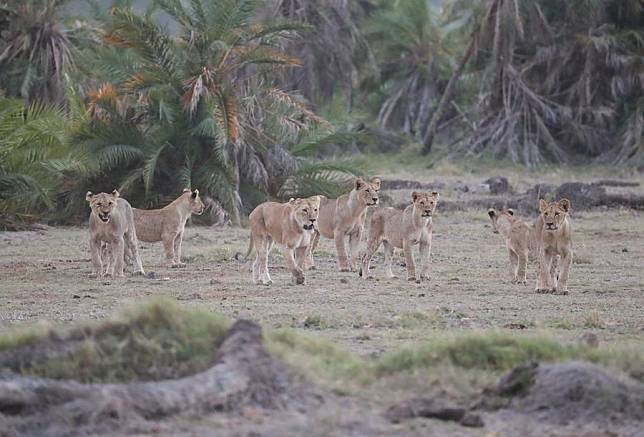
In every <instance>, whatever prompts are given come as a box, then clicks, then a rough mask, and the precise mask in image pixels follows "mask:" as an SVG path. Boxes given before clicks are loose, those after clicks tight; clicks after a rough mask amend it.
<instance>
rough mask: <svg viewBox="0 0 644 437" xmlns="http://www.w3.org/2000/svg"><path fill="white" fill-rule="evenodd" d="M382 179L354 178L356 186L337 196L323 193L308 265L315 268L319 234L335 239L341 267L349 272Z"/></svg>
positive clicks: (355, 260) (354, 262) (355, 257)
mask: <svg viewBox="0 0 644 437" xmlns="http://www.w3.org/2000/svg"><path fill="white" fill-rule="evenodd" d="M379 191H380V179H378V178H373V179H372V180H371V182H367V181H365V180H363V179H362V178H357V179H356V180H355V185H354V187H353V189H352V190H351V191H350V192H349V193H347V194H343V195H342V196H340V197H338V198H337V199H327V198H326V197H324V196H320V197H321V200H320V219H319V221H318V229H317V230H316V232H315V236H314V240H313V243H312V244H311V247H310V249H309V251H308V253H307V260H306V263H305V266H306V267H308V268H315V266H314V263H313V252H314V251H315V248H316V247H317V245H318V242H319V241H320V235H322V236H323V237H325V238H330V239H333V240H334V242H335V249H336V252H337V256H338V269H339V270H340V271H341V272H348V271H351V270H353V269H354V267H355V266H354V265H355V264H356V263H357V262H358V255H359V253H358V252H359V249H358V247H359V246H360V240H362V233H363V231H364V223H365V220H366V217H367V207H369V206H375V205H377V204H378V192H379ZM347 236H348V237H349V255H348V256H347V250H346V248H345V245H344V243H345V241H344V240H345V238H346V237H347Z"/></svg>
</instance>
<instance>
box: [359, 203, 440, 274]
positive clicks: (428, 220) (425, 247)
mask: <svg viewBox="0 0 644 437" xmlns="http://www.w3.org/2000/svg"><path fill="white" fill-rule="evenodd" d="M438 197H439V194H438V193H437V192H433V193H431V194H430V193H419V192H416V191H414V192H413V193H412V204H411V205H409V206H408V207H407V208H405V210H404V211H401V210H399V209H395V208H379V209H377V210H376V211H374V213H373V216H372V217H371V224H370V228H369V238H368V240H367V251H366V253H365V255H364V257H363V259H362V268H361V270H360V275H361V276H362V277H364V278H370V277H371V275H370V273H369V264H370V262H371V257H372V256H373V254H374V253H375V252H376V251H377V250H378V247H380V243H383V244H384V247H385V276H386V277H387V278H393V277H394V274H393V273H392V271H391V263H392V258H393V253H394V247H397V248H402V249H403V251H404V252H405V261H406V264H407V279H408V280H409V281H416V282H418V283H419V282H420V281H421V280H429V279H430V276H429V275H430V268H431V260H430V255H431V246H432V215H433V214H434V211H435V210H436V205H437V203H438ZM416 244H418V245H419V246H420V249H419V252H420V274H419V275H418V276H416V264H415V262H414V256H413V254H412V250H411V249H412V246H414V245H416Z"/></svg>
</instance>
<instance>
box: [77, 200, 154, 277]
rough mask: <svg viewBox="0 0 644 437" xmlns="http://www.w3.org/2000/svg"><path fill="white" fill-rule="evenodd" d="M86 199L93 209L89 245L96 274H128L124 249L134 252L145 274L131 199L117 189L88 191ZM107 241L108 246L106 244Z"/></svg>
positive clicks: (138, 266) (142, 272)
mask: <svg viewBox="0 0 644 437" xmlns="http://www.w3.org/2000/svg"><path fill="white" fill-rule="evenodd" d="M85 200H87V201H88V202H89V206H90V208H91V209H92V212H91V213H90V216H89V236H90V238H89V247H90V251H91V253H92V264H93V266H94V273H93V274H92V276H94V277H99V276H102V275H103V274H106V275H111V276H114V275H116V276H124V275H123V267H124V264H125V263H124V253H125V251H126V250H127V252H128V253H129V254H131V256H132V258H133V260H134V262H135V264H136V268H137V272H138V273H140V274H144V273H145V272H144V271H143V266H142V264H141V257H140V256H139V249H138V247H137V246H138V242H137V238H136V229H135V227H134V215H133V213H132V207H131V206H130V204H129V203H128V202H127V200H125V199H121V198H120V195H119V192H118V191H116V190H114V191H112V193H111V194H107V193H99V194H92V192H91V191H88V192H87V194H86V195H85ZM103 243H104V244H105V246H106V247H107V248H108V250H105V249H104V248H103V247H102V246H103ZM103 258H106V259H103ZM104 262H105V264H106V267H107V268H106V271H105V272H103V263H104Z"/></svg>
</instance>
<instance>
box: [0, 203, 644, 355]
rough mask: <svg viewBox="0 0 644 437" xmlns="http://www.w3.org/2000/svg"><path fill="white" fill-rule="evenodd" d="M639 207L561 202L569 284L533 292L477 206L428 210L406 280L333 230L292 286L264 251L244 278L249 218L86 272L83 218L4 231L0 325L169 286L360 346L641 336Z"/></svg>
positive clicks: (194, 230) (105, 304)
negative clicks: (130, 263)
mask: <svg viewBox="0 0 644 437" xmlns="http://www.w3.org/2000/svg"><path fill="white" fill-rule="evenodd" d="M439 211H440V205H439ZM643 219H644V215H643V214H642V213H641V212H635V211H630V210H621V211H620V210H609V211H592V212H583V213H574V214H573V217H572V224H573V229H574V241H575V255H574V258H575V260H574V264H573V267H572V273H571V279H570V287H569V288H570V294H569V295H567V296H555V295H541V294H535V293H534V292H533V288H534V278H535V267H534V265H529V270H528V272H529V273H528V274H529V284H528V285H526V286H523V285H513V284H511V283H510V281H509V273H508V271H507V263H508V259H507V254H506V252H505V250H504V247H503V242H502V240H501V238H500V237H499V236H498V235H495V234H493V233H492V231H491V228H490V226H489V220H488V218H487V216H486V214H485V211H481V210H470V211H466V212H464V213H449V214H440V213H438V214H437V215H436V216H435V218H434V227H435V233H434V244H433V255H432V265H433V279H432V281H431V282H430V283H423V284H415V283H409V282H407V281H406V280H405V279H404V278H405V270H404V267H403V266H402V264H400V265H398V266H395V268H394V272H395V273H396V274H398V275H399V276H400V279H391V280H386V279H382V261H383V258H382V252H379V253H378V255H377V256H376V257H375V261H374V264H375V270H374V273H375V275H376V278H378V279H376V280H372V281H365V280H362V279H361V278H359V277H358V276H357V274H356V273H340V272H338V271H336V268H335V257H334V248H333V244H332V242H331V241H329V240H323V241H322V244H321V248H320V249H318V251H317V253H316V260H317V264H318V269H317V270H315V271H310V272H308V273H307V284H306V285H298V286H296V285H292V283H291V280H290V277H289V274H288V272H287V271H286V270H285V268H284V264H283V261H282V259H281V256H280V255H279V254H278V253H277V252H274V253H273V254H272V255H271V258H270V263H269V268H270V271H271V274H272V276H273V281H274V282H273V285H271V286H268V287H267V286H259V285H254V284H252V283H251V280H250V271H249V269H250V263H246V264H244V263H240V262H238V261H236V260H235V259H234V258H233V255H234V254H235V253H236V252H243V251H244V250H245V249H246V244H247V238H248V231H247V230H245V229H241V228H231V227H225V228H205V227H190V228H188V229H187V232H186V236H185V239H184V259H185V261H186V262H187V267H185V268H181V269H171V268H168V267H165V266H164V265H163V259H162V252H163V250H162V247H161V246H160V245H159V244H146V243H144V244H142V258H143V264H144V267H145V269H146V271H147V272H154V273H155V275H156V279H148V278H143V277H133V276H128V277H126V278H124V279H89V278H88V274H89V273H90V270H91V266H90V260H89V251H88V243H87V231H86V229H83V228H50V229H48V230H47V231H44V232H42V233H36V232H19V233H2V234H0V328H7V327H9V326H15V325H24V324H33V323H39V322H42V321H46V322H51V323H55V324H59V323H60V324H63V323H68V322H71V321H75V320H85V319H100V318H104V317H107V316H109V315H111V314H112V313H114V312H115V311H118V310H119V309H121V308H122V307H125V306H128V305H132V304H136V303H138V302H141V301H143V300H144V299H146V298H149V297H152V296H170V297H172V298H175V299H176V300H177V301H179V302H180V303H181V304H183V305H196V306H200V307H205V308H208V309H211V310H212V311H216V312H220V313H223V314H225V315H227V316H229V317H231V318H250V319H253V320H255V321H258V322H259V323H261V324H262V325H263V326H265V327H266V328H274V327H294V328H299V329H303V330H307V331H313V332H316V333H319V335H323V336H325V337H328V338H330V339H332V340H334V341H339V342H340V343H342V344H344V345H346V346H347V347H348V348H349V349H351V350H353V351H355V352H358V353H360V354H370V353H381V352H383V351H386V350H391V349H393V348H396V347H398V346H400V345H401V344H403V343H405V342H410V341H417V340H424V339H431V338H434V337H444V336H446V335H447V336H449V335H451V334H453V333H456V332H459V331H462V330H479V329H484V330H487V329H499V330H507V329H521V330H522V332H538V333H539V334H544V335H546V336H548V337H552V338H555V339H557V340H561V341H562V342H573V341H576V339H577V338H578V337H579V336H580V334H581V333H583V332H586V331H592V332H594V333H595V334H596V335H597V336H598V338H599V341H600V344H604V345H606V344H610V345H617V344H619V345H623V344H627V345H630V344H632V345H633V346H637V347H644V335H643V332H644V320H643V317H642V314H644V293H643V291H644V271H643V270H642V259H643V258H644V244H643V243H644V240H643V237H642V235H643V231H644V220H643ZM397 256H398V257H399V260H400V263H402V261H403V258H402V254H401V253H398V254H397Z"/></svg>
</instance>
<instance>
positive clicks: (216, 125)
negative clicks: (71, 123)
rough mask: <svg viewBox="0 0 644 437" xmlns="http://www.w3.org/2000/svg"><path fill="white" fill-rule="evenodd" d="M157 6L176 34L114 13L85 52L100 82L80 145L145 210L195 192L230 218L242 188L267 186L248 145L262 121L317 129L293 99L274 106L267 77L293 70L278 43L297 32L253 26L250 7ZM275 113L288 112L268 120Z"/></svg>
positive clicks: (260, 134) (198, 2)
mask: <svg viewBox="0 0 644 437" xmlns="http://www.w3.org/2000/svg"><path fill="white" fill-rule="evenodd" d="M156 3H157V5H158V6H159V7H160V8H161V9H162V10H163V11H164V12H165V13H167V14H168V15H169V16H170V17H172V19H173V20H174V21H175V22H176V25H177V32H176V34H171V33H169V32H168V31H165V30H164V29H163V28H162V27H161V26H160V25H159V24H158V23H157V22H156V21H155V20H154V18H153V17H151V16H141V15H137V14H136V13H135V12H133V11H132V10H131V9H127V8H116V9H114V10H113V11H112V16H111V22H110V23H109V25H108V29H107V31H106V32H105V34H104V41H105V42H106V43H107V44H108V47H105V48H99V50H98V51H97V52H96V53H97V55H98V56H92V55H90V54H88V53H87V52H86V53H85V56H86V57H87V65H89V66H90V68H95V69H96V70H97V71H98V72H103V78H104V80H105V82H106V83H104V84H103V85H100V86H98V87H97V88H96V89H94V90H93V91H92V92H90V93H88V103H89V109H90V112H91V114H92V116H93V119H92V121H91V123H90V125H88V127H87V128H86V129H85V130H84V131H82V132H80V133H79V139H81V140H82V143H83V144H84V145H85V147H87V148H89V149H91V150H92V153H91V154H92V155H93V156H95V157H96V158H97V160H99V161H100V162H99V163H97V165H98V167H99V168H101V171H102V172H104V173H105V172H108V171H110V172H111V171H113V170H114V168H115V167H116V164H118V166H119V167H120V168H121V169H123V170H121V174H118V176H117V177H118V179H119V180H120V181H122V184H121V185H122V187H121V188H123V189H125V190H129V191H130V193H131V194H132V195H134V196H136V195H137V194H138V195H139V196H140V195H143V197H144V198H145V199H146V201H147V203H149V204H155V203H157V202H159V201H161V200H163V199H164V197H167V196H171V195H173V194H174V193H176V192H177V191H180V189H181V188H182V187H185V186H191V185H194V186H198V187H199V188H200V189H201V190H202V191H204V192H205V193H207V194H209V195H211V196H213V197H215V198H217V199H219V200H220V201H221V203H222V204H223V205H224V206H225V207H226V209H227V210H228V211H230V212H232V213H233V214H237V213H238V212H239V211H240V207H241V199H240V195H239V193H240V189H241V185H242V184H243V183H251V184H254V185H256V186H259V187H260V188H261V186H262V185H264V186H265V185H266V179H267V174H266V171H265V168H264V167H265V163H264V157H263V156H262V150H261V149H259V148H258V147H256V146H257V145H258V144H261V143H262V142H265V141H264V140H265V138H264V136H266V132H265V129H264V128H265V127H266V125H267V123H269V121H271V120H272V118H274V116H275V115H278V116H279V117H281V118H282V121H285V120H287V121H292V123H290V124H289V127H290V128H292V129H293V130H294V131H295V132H297V131H298V130H300V129H302V128H304V127H307V126H308V125H310V124H316V123H319V122H320V120H319V119H318V118H317V117H316V116H315V114H313V113H312V112H310V111H308V110H307V109H306V108H305V107H304V106H303V105H297V104H295V100H294V99H290V98H289V99H282V101H279V102H277V101H276V99H277V97H276V96H278V93H276V92H271V91H270V90H271V89H272V87H271V86H270V81H269V80H268V79H266V78H267V77H268V75H270V74H272V73H273V72H274V71H275V70H276V68H279V67H289V66H297V65H299V61H298V60H297V59H295V58H293V57H291V56H288V55H287V54H285V53H284V52H283V51H282V50H280V49H279V48H278V43H280V42H283V41H284V40H285V39H289V38H293V37H294V36H295V35H296V31H297V30H298V29H299V28H300V26H297V25H294V24H291V23H285V22H277V23H270V22H269V23H259V22H255V21H254V20H253V18H254V15H255V6H256V2H255V1H249V0H245V1H237V0H220V1H214V2H213V1H204V0H195V1H193V2H191V3H190V6H187V5H186V4H184V3H183V2H180V1H170V0H158V1H157V2H156ZM285 95H286V94H285ZM279 97H280V98H281V97H283V96H282V95H281V94H279ZM278 106H279V107H280V108H283V107H285V106H288V107H289V110H288V111H282V112H280V113H279V114H276V112H275V111H276V110H277V109H278V108H277V107H278ZM123 172H125V173H126V174H122V173H123ZM139 181H143V192H141V191H140V190H138V189H137V185H138V182H139ZM137 191H138V193H137Z"/></svg>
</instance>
